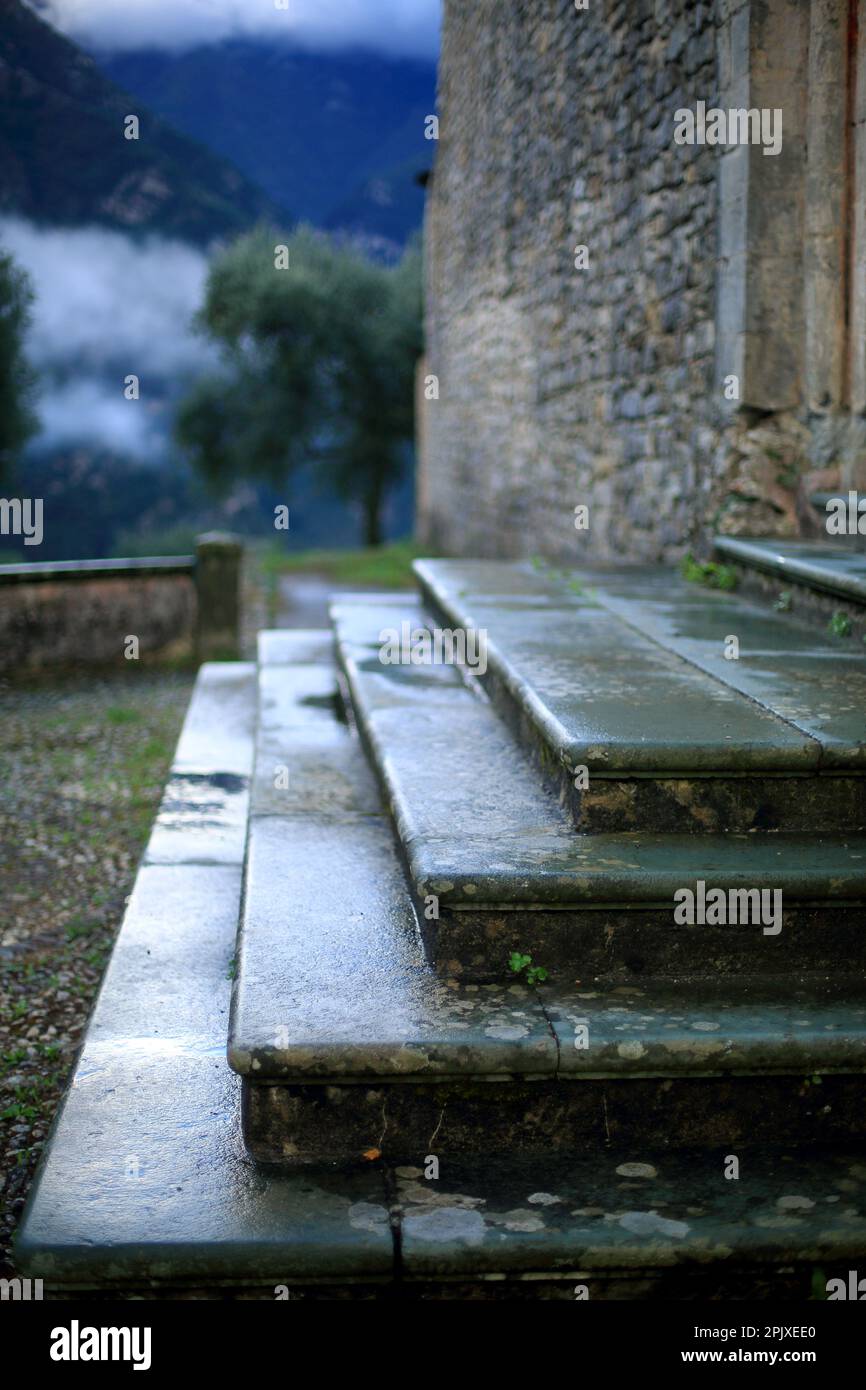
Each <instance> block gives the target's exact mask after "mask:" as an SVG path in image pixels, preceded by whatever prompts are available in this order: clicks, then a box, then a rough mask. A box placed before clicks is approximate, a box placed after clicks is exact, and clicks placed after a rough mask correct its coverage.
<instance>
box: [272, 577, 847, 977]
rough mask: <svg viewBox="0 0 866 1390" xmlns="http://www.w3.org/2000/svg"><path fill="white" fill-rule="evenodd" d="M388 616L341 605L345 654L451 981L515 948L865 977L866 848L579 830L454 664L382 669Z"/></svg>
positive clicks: (563, 956) (424, 923)
mask: <svg viewBox="0 0 866 1390" xmlns="http://www.w3.org/2000/svg"><path fill="white" fill-rule="evenodd" d="M386 613H387V610H382V609H379V608H378V607H377V606H376V605H375V604H374V603H370V604H367V605H365V604H363V603H361V602H360V601H357V602H355V603H353V604H352V605H351V606H343V605H337V606H336V607H335V608H334V611H333V618H334V625H335V634H336V638H337V651H338V659H339V662H340V664H341V667H342V669H343V672H344V675H345V679H346V685H347V689H348V692H349V695H350V698H351V701H352V704H353V708H354V712H355V717H356V720H357V723H358V727H359V729H360V731H361V734H362V737H363V739H364V742H365V745H366V747H367V750H368V753H369V759H370V762H371V763H372V765H373V766H374V768H375V769H376V771H377V773H378V776H379V780H380V783H381V786H382V789H383V793H384V798H385V802H386V804H387V806H388V808H389V810H390V812H391V815H392V818H393V822H394V825H395V828H396V832H397V836H398V843H399V846H400V852H401V855H402V858H403V861H404V864H405V866H406V872H407V876H408V881H409V884H410V887H411V890H412V895H413V900H414V904H415V908H416V912H417V915H418V921H419V924H420V929H421V933H422V938H423V941H424V946H425V950H426V953H427V958H428V959H429V960H430V961H431V962H432V963H433V964H434V965H435V967H436V969H437V971H439V972H440V973H441V974H444V975H449V976H459V977H462V978H466V979H495V978H499V977H501V975H502V972H503V971H504V970H506V968H507V964H508V961H509V957H510V955H511V954H512V952H522V953H529V954H531V955H532V956H533V960H534V961H535V962H537V963H538V964H542V965H543V966H544V967H545V968H546V969H548V970H550V971H551V972H556V973H561V972H563V971H565V970H568V969H571V968H572V967H575V968H579V970H580V971H581V972H582V973H583V974H585V975H587V976H590V977H592V976H596V975H600V976H608V977H610V978H615V979H618V980H620V981H628V980H629V979H633V978H634V977H635V976H640V975H642V974H649V975H677V974H692V975H698V976H703V977H705V978H709V977H712V975H713V974H714V973H715V972H721V973H724V974H731V975H737V974H753V973H769V974H785V973H788V972H797V971H802V970H819V971H827V972H830V973H835V972H837V971H839V972H848V971H851V972H856V971H857V970H858V969H859V968H860V966H861V964H862V961H863V955H864V944H866V943H864V936H863V927H864V924H866V911H864V903H866V838H864V837H862V836H857V835H835V836H833V835H821V834H818V835H816V834H815V833H812V834H809V835H807V834H774V835H757V834H750V835H747V834H736V835H735V834H712V835H708V834H705V835H695V834H650V833H634V832H633V833H619V834H585V835H582V834H577V833H576V832H575V830H574V827H573V826H572V824H571V823H570V820H569V819H568V818H567V817H566V816H565V815H564V813H563V812H562V811H561V809H560V807H559V805H558V803H557V801H556V799H555V797H554V796H553V795H552V794H551V793H549V792H545V790H544V788H543V787H542V785H541V783H540V780H539V779H538V778H537V777H535V775H534V773H533V769H532V767H531V765H530V763H529V762H528V760H526V759H525V758H524V757H523V756H522V753H521V750H520V749H519V748H518V747H516V746H515V745H514V743H513V741H512V740H511V737H510V735H509V734H508V731H507V730H506V729H505V728H504V726H503V723H502V721H501V720H500V719H499V718H498V716H497V715H496V713H495V711H494V710H493V709H492V708H491V707H490V706H489V705H488V704H486V703H485V702H484V701H483V700H482V699H479V698H478V697H476V696H473V694H472V693H471V692H470V690H469V689H467V687H466V686H465V685H464V684H463V682H462V681H461V680H460V679H459V677H458V675H457V673H456V672H455V671H454V670H453V668H451V667H448V666H442V667H438V668H436V667H434V668H428V667H424V666H413V665H388V664H383V663H382V662H381V661H380V660H379V655H378V653H379V634H380V632H381V631H382V630H384V622H385V618H386ZM409 614H410V618H409V621H410V622H411V623H413V624H415V623H416V622H420V620H421V615H420V614H419V613H417V612H416V611H413V610H409ZM311 775H312V776H313V777H315V775H316V772H315V769H314V768H313V769H311ZM253 843H254V841H253ZM708 892H711V893H712V894H713V895H714V900H717V899H718V897H719V895H722V896H723V902H722V903H721V904H720V905H718V907H717V908H713V909H712V910H707V906H706V897H707V893H708ZM744 893H745V894H749V895H750V896H749V897H748V899H746V898H741V897H740V896H733V897H732V896H731V894H734V895H740V894H744ZM678 894H679V895H681V896H680V897H679V898H678V897H677V896H676V895H678ZM688 894H690V895H691V896H692V899H693V903H692V906H693V908H694V911H693V913H691V920H690V914H689V906H690V905H689V903H688V901H687V899H686V897H685V896H682V895H688ZM762 895H763V896H762ZM759 900H760V903H759ZM740 903H742V907H740V906H738V904H740ZM702 904H703V905H702ZM759 906H760V912H759V910H758V909H759ZM678 907H679V909H680V911H679V916H675V910H676V909H677V908H678ZM747 907H748V911H747V910H746V909H747ZM774 912H775V915H773V913H774ZM749 913H751V915H749ZM762 914H763V915H762Z"/></svg>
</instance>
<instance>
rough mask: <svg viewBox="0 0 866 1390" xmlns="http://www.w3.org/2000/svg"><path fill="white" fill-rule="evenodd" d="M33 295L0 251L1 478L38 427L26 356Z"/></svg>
mask: <svg viewBox="0 0 866 1390" xmlns="http://www.w3.org/2000/svg"><path fill="white" fill-rule="evenodd" d="M32 302H33V292H32V290H31V288H30V281H29V279H28V277H27V275H26V273H25V272H24V271H23V270H21V269H20V267H19V266H17V265H16V264H15V262H14V260H13V259H12V257H11V256H10V255H9V254H8V252H4V251H3V250H0V479H7V478H8V477H9V476H10V473H11V467H12V463H13V462H14V459H15V457H16V455H17V453H18V451H19V449H20V448H21V446H22V444H24V442H25V440H26V439H27V438H28V437H29V435H30V434H32V432H33V430H34V429H35V427H36V420H35V418H34V416H33V412H32V410H31V398H32V392H33V384H34V378H33V373H32V372H31V370H30V367H29V366H28V364H27V360H26V358H25V356H24V335H25V333H26V331H27V326H28V324H29V322H30V306H31V304H32Z"/></svg>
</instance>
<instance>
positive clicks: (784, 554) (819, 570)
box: [714, 536, 866, 607]
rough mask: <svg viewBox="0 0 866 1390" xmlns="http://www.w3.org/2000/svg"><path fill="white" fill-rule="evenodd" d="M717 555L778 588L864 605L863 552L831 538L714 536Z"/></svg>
mask: <svg viewBox="0 0 866 1390" xmlns="http://www.w3.org/2000/svg"><path fill="white" fill-rule="evenodd" d="M714 545H715V549H716V551H717V553H718V555H719V556H720V557H721V558H723V559H724V560H726V561H727V562H728V563H729V564H731V565H736V566H741V567H742V568H743V569H756V570H761V571H762V572H763V573H764V574H769V575H771V576H773V577H774V578H775V579H777V580H778V581H779V586H780V587H781V588H783V589H784V588H786V587H787V586H789V585H791V584H801V585H803V586H804V587H806V588H808V589H818V590H820V591H821V592H822V593H827V594H832V595H834V597H836V598H841V599H846V600H848V601H850V602H852V603H857V604H859V605H861V606H862V607H866V551H863V550H855V549H854V548H853V547H851V546H849V545H847V544H845V541H844V539H843V538H841V537H837V538H835V540H831V539H829V538H828V539H827V540H821V541H810V540H772V539H770V540H767V539H761V538H750V537H746V536H717V537H716V539H715V542H714Z"/></svg>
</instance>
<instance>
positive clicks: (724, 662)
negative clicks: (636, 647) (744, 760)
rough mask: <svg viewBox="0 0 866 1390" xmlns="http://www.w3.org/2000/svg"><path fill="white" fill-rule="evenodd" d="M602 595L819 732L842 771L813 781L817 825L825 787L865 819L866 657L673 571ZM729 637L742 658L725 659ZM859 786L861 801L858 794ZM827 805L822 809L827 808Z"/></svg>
mask: <svg viewBox="0 0 866 1390" xmlns="http://www.w3.org/2000/svg"><path fill="white" fill-rule="evenodd" d="M594 592H595V594H596V597H597V598H598V600H599V602H600V603H603V604H604V605H605V606H606V607H607V608H608V609H609V610H610V611H611V612H614V613H615V614H616V615H617V617H619V618H620V619H621V620H622V621H623V622H626V623H628V624H629V625H630V626H631V627H634V628H635V629H638V630H640V631H641V632H643V633H645V634H646V635H647V636H649V637H652V638H653V640H654V641H656V642H658V643H659V644H660V646H663V647H664V648H665V650H667V651H671V652H674V653H676V655H677V656H679V657H682V658H683V659H685V660H686V661H689V662H691V663H692V664H693V665H695V666H696V667H699V668H700V669H701V670H703V671H706V672H707V674H709V675H711V676H713V677H715V679H716V680H718V681H720V682H722V683H724V684H725V685H727V686H728V687H730V688H731V689H733V690H736V691H739V692H740V693H741V694H743V695H746V696H748V697H749V699H750V700H752V701H754V702H755V704H757V705H759V706H760V707H762V708H764V709H766V710H770V711H772V712H773V713H774V714H776V715H778V716H779V717H780V718H781V719H784V720H785V721H786V722H787V723H788V724H789V725H791V726H794V727H796V728H798V729H800V730H802V731H803V733H804V734H808V735H809V737H810V738H812V739H814V740H815V741H816V742H817V743H818V745H819V747H820V750H821V758H820V763H819V769H820V771H821V772H822V773H825V772H827V773H832V772H834V771H836V772H837V774H838V773H839V772H841V770H842V769H845V770H849V771H853V772H859V773H860V776H858V777H856V778H850V779H844V778H842V777H840V776H838V775H837V776H836V777H834V778H833V779H832V781H830V782H828V784H827V786H826V787H825V788H822V786H821V785H820V784H818V785H817V786H816V785H815V784H814V783H813V782H810V783H808V784H807V785H805V786H804V787H803V790H802V801H803V804H804V806H805V808H806V809H807V811H808V812H809V813H810V814H811V815H812V816H813V823H815V824H818V825H826V824H827V819H826V809H827V808H826V805H824V806H822V805H821V804H820V803H819V804H817V805H815V804H813V799H814V796H815V795H816V794H817V795H819V796H820V795H821V793H822V790H824V791H827V790H829V792H830V794H831V795H834V796H836V795H841V796H842V798H843V804H844V806H845V809H846V811H847V812H848V813H849V815H854V816H856V820H854V821H850V822H849V823H851V824H860V825H862V824H863V823H864V821H866V777H864V776H863V772H864V769H866V658H864V656H863V655H862V653H858V652H857V651H856V649H853V650H851V651H846V650H840V648H839V646H838V644H836V645H834V644H833V643H831V642H830V641H828V640H827V639H825V638H822V637H820V636H818V635H817V634H816V633H814V632H813V631H812V630H811V629H809V628H807V627H803V626H801V625H800V624H798V623H795V622H793V621H791V620H790V619H784V620H783V619H780V618H779V617H777V616H775V615H773V614H772V613H768V612H767V611H766V610H765V609H762V608H760V607H758V606H757V605H754V604H751V603H749V602H747V601H745V600H743V599H742V598H739V597H738V596H736V595H732V594H726V593H718V592H713V591H707V590H700V589H696V588H695V587H694V586H693V585H686V584H682V583H679V582H677V581H675V580H673V581H672V579H671V577H670V575H668V574H664V573H658V572H655V573H652V572H650V573H644V574H642V575H641V577H640V579H639V580H638V579H637V578H635V577H634V576H631V575H628V574H623V575H621V576H618V577H609V576H608V577H600V579H599V582H598V584H597V585H596V586H595V590H594ZM729 635H733V636H735V637H736V638H737V641H738V644H739V656H738V658H737V659H736V660H728V659H726V658H725V655H724V652H725V643H726V640H727V638H728V636H729ZM852 788H853V789H854V791H855V795H856V798H857V799H856V801H854V802H852V800H851V789H852ZM822 811H823V815H822Z"/></svg>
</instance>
